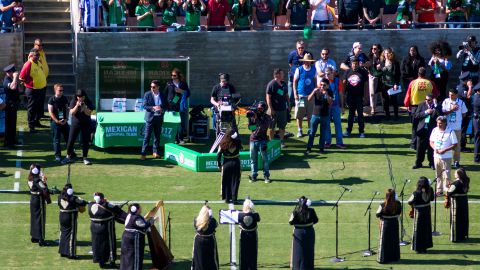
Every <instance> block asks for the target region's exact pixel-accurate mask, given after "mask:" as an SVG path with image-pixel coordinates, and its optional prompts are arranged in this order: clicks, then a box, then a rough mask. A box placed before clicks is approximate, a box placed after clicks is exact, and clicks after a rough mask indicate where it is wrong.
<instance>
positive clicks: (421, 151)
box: [415, 134, 434, 166]
mask: <svg viewBox="0 0 480 270" xmlns="http://www.w3.org/2000/svg"><path fill="white" fill-rule="evenodd" d="M428 135H429V134H427V135H425V136H417V156H416V160H415V165H417V166H420V165H422V162H423V161H424V160H425V151H427V159H428V165H429V166H431V165H433V164H434V162H433V149H432V148H431V147H430V138H429V137H430V136H428Z"/></svg>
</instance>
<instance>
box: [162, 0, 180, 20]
mask: <svg viewBox="0 0 480 270" xmlns="http://www.w3.org/2000/svg"><path fill="white" fill-rule="evenodd" d="M158 5H159V6H160V9H161V11H162V14H163V15H162V25H164V26H172V24H173V23H176V22H177V8H178V4H177V2H175V1H174V0H160V1H158Z"/></svg>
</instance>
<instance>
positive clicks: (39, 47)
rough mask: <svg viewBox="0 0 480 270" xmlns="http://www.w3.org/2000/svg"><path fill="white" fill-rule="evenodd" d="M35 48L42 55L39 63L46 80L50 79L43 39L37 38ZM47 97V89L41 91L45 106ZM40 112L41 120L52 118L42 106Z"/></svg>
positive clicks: (42, 101)
mask: <svg viewBox="0 0 480 270" xmlns="http://www.w3.org/2000/svg"><path fill="white" fill-rule="evenodd" d="M33 48H34V49H36V50H37V51H38V52H39V53H40V58H39V59H38V61H39V62H40V65H41V66H42V69H43V73H45V79H46V78H47V77H48V74H49V71H50V70H49V68H48V63H47V57H46V55H45V50H43V42H42V40H41V39H39V38H36V39H35V41H34V42H33ZM46 95H47V91H46V88H45V89H44V90H41V99H42V100H41V103H42V104H45V97H46ZM38 109H39V111H38V113H39V114H40V118H50V117H48V116H45V115H44V112H45V110H44V107H43V106H41V107H39V108H38Z"/></svg>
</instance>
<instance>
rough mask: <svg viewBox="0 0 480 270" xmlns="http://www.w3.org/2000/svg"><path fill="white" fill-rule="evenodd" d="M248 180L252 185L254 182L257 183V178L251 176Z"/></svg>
mask: <svg viewBox="0 0 480 270" xmlns="http://www.w3.org/2000/svg"><path fill="white" fill-rule="evenodd" d="M248 179H250V180H249V182H250V183H253V182H256V181H257V177H252V176H251V175H249V176H248Z"/></svg>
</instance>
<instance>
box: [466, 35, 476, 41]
mask: <svg viewBox="0 0 480 270" xmlns="http://www.w3.org/2000/svg"><path fill="white" fill-rule="evenodd" d="M467 41H468V42H471V41H473V42H477V38H476V37H475V36H473V35H471V36H468V37H467Z"/></svg>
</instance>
